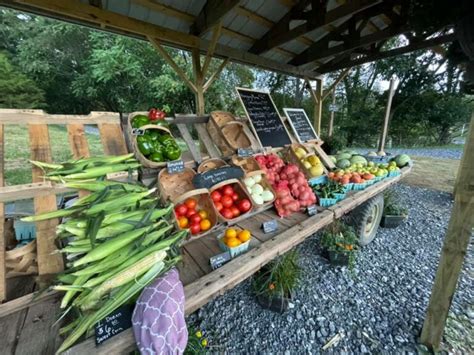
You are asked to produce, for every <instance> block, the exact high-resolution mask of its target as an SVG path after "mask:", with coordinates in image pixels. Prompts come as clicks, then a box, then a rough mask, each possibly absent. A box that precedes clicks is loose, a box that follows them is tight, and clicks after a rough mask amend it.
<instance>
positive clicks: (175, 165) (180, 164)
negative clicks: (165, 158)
mask: <svg viewBox="0 0 474 355" xmlns="http://www.w3.org/2000/svg"><path fill="white" fill-rule="evenodd" d="M166 168H167V169H168V173H170V174H176V173H180V172H182V171H183V170H184V161H182V160H181V159H180V160H174V161H169V162H168V164H167V165H166Z"/></svg>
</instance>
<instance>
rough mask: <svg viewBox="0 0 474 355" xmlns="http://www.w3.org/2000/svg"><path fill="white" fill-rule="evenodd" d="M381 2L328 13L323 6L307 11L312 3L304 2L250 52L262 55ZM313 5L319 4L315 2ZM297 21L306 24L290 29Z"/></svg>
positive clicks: (366, 0)
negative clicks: (291, 24) (300, 20)
mask: <svg viewBox="0 0 474 355" xmlns="http://www.w3.org/2000/svg"><path fill="white" fill-rule="evenodd" d="M379 2H380V0H355V1H350V2H348V3H347V4H345V5H341V6H338V7H336V8H335V9H333V10H330V11H327V12H326V11H325V9H323V8H322V7H321V6H318V7H317V6H315V7H314V8H313V7H312V9H311V10H306V8H307V7H308V6H309V4H310V3H311V1H309V0H302V1H300V2H298V3H297V4H296V5H294V6H293V7H292V8H291V9H290V10H289V11H288V13H287V14H286V15H285V16H283V18H282V19H281V20H280V21H278V22H277V23H276V24H275V25H274V26H273V27H272V28H271V29H270V30H269V31H268V32H267V33H266V34H265V35H264V36H263V37H262V38H260V39H259V40H258V41H256V42H255V43H254V45H253V46H252V48H250V50H249V51H250V52H251V53H255V54H261V53H263V52H266V51H268V50H270V49H272V48H274V47H276V46H279V45H281V44H284V43H286V42H289V41H291V40H293V39H295V38H297V37H299V36H301V35H303V34H305V33H308V32H310V31H313V30H316V29H318V28H320V27H323V26H326V25H328V24H331V23H333V22H335V21H337V20H340V19H341V18H344V17H346V16H348V15H351V14H354V13H357V12H359V11H362V10H364V9H366V8H368V7H371V6H373V5H375V4H377V3H379ZM312 3H318V2H315V1H313V2H312ZM323 4H324V2H323ZM295 19H304V20H305V21H306V22H305V23H304V24H302V25H299V26H297V27H295V28H293V29H290V23H291V21H293V20H295Z"/></svg>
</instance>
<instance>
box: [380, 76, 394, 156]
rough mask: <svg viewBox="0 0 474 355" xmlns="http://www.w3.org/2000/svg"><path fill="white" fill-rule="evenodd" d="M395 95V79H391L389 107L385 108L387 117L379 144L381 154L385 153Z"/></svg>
mask: <svg viewBox="0 0 474 355" xmlns="http://www.w3.org/2000/svg"><path fill="white" fill-rule="evenodd" d="M394 94H395V79H394V78H392V79H390V87H389V89H388V100H387V106H386V107H385V117H384V120H383V129H382V135H381V136H380V142H379V152H383V151H384V149H385V139H386V138H387V131H388V121H389V118H390V109H391V107H392V99H393V95H394Z"/></svg>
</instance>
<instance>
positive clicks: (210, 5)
mask: <svg viewBox="0 0 474 355" xmlns="http://www.w3.org/2000/svg"><path fill="white" fill-rule="evenodd" d="M239 2H240V0H207V2H206V3H205V4H204V6H203V8H202V9H201V12H200V13H199V15H198V16H197V17H196V20H195V21H194V23H193V24H192V26H191V31H190V33H192V34H194V35H196V36H202V35H203V34H204V33H206V32H207V31H208V30H209V29H210V28H211V27H214V26H215V25H217V23H219V22H220V21H221V20H222V19H223V18H224V16H225V15H227V14H228V13H229V12H230V11H232V10H233V9H234V7H236V6H237V5H238V4H239Z"/></svg>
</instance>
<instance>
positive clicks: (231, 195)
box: [210, 179, 253, 223]
mask: <svg viewBox="0 0 474 355" xmlns="http://www.w3.org/2000/svg"><path fill="white" fill-rule="evenodd" d="M210 192H211V200H212V202H213V204H214V207H215V209H216V210H217V212H218V213H219V217H220V218H221V220H223V221H224V222H229V223H232V222H234V221H235V220H237V219H238V218H239V217H241V216H245V215H247V214H248V213H250V211H251V210H252V206H253V205H252V200H251V199H250V197H249V195H248V194H247V191H246V190H245V188H244V187H243V186H242V184H241V182H240V181H239V180H237V179H229V180H226V181H223V182H221V183H218V184H216V185H214V186H213V187H212V188H211V190H210Z"/></svg>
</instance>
